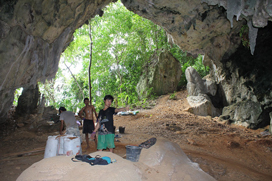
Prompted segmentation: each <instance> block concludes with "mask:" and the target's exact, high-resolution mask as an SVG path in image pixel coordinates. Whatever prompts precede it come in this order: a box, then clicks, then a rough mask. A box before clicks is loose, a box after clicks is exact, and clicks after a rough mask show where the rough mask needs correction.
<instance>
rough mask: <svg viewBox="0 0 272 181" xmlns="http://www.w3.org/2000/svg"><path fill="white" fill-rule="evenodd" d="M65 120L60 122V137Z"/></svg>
mask: <svg viewBox="0 0 272 181" xmlns="http://www.w3.org/2000/svg"><path fill="white" fill-rule="evenodd" d="M63 122H64V121H63V120H60V135H62V130H63Z"/></svg>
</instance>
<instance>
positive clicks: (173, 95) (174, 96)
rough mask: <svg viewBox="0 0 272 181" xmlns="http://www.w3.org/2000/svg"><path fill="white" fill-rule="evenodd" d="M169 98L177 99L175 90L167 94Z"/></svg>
mask: <svg viewBox="0 0 272 181" xmlns="http://www.w3.org/2000/svg"><path fill="white" fill-rule="evenodd" d="M169 99H170V100H176V99H177V96H176V91H174V93H173V94H171V95H170V96H169Z"/></svg>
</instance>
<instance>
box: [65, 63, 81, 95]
mask: <svg viewBox="0 0 272 181" xmlns="http://www.w3.org/2000/svg"><path fill="white" fill-rule="evenodd" d="M64 65H65V66H66V68H67V69H68V70H69V72H70V74H71V75H72V77H73V78H74V80H75V81H76V83H77V86H78V88H79V90H80V92H81V94H82V99H84V93H83V91H82V89H81V87H80V85H79V84H78V82H77V79H76V78H75V76H74V74H73V73H72V71H71V70H70V68H69V67H68V66H67V65H66V63H64Z"/></svg>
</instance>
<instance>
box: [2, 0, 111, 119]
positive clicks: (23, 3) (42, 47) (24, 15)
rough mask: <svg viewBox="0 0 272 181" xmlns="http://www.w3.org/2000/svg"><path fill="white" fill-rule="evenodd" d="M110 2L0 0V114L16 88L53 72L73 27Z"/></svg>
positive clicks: (86, 0)
mask: <svg viewBox="0 0 272 181" xmlns="http://www.w3.org/2000/svg"><path fill="white" fill-rule="evenodd" d="M110 2H112V0H106V1H101V0H98V1H88V0H79V1H78V0H68V1H66V0H64V1H45V0H37V1H27V0H17V1H16V0H14V1H4V2H3V1H1V6H0V63H1V65H2V66H1V67H0V102H1V104H0V118H5V117H6V113H7V111H8V110H9V109H10V107H11V105H12V102H13V99H14V91H15V90H16V89H17V88H20V87H28V86H30V85H36V84H37V82H39V81H40V82H44V81H45V80H46V79H51V78H53V77H54V76H55V74H56V72H57V70H58V64H59V59H60V54H61V53H62V52H63V51H64V50H65V48H66V47H67V46H68V44H69V43H70V42H71V41H72V36H73V33H74V31H75V30H76V29H77V28H79V27H80V26H82V25H83V24H84V23H85V22H86V21H87V20H88V19H89V18H91V17H93V16H95V15H96V14H97V13H99V10H100V9H101V8H103V7H105V6H106V5H107V4H108V3H110ZM2 120H4V119H1V121H2Z"/></svg>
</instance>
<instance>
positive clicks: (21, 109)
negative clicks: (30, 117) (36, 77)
mask: <svg viewBox="0 0 272 181" xmlns="http://www.w3.org/2000/svg"><path fill="white" fill-rule="evenodd" d="M39 98H40V91H39V87H38V85H35V86H33V85H30V86H27V87H24V89H23V92H22V94H21V95H20V97H19V99H18V105H17V107H16V114H17V115H18V116H22V115H25V114H31V113H36V112H37V110H36V109H37V107H38V101H39Z"/></svg>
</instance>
